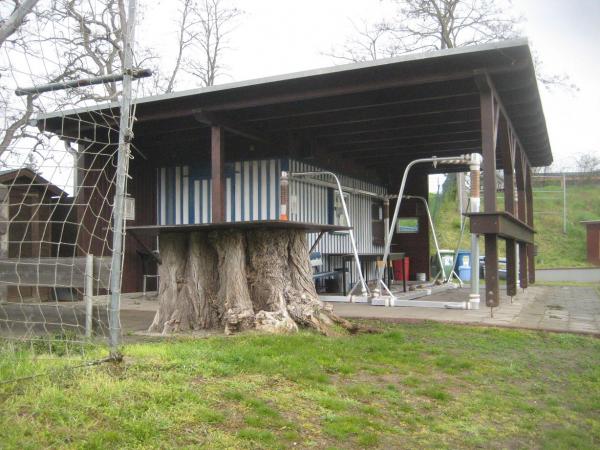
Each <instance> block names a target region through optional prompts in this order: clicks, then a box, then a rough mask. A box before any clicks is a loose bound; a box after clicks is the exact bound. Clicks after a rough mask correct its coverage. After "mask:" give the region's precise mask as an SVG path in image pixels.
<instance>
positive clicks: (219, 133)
mask: <svg viewBox="0 0 600 450" xmlns="http://www.w3.org/2000/svg"><path fill="white" fill-rule="evenodd" d="M224 163H225V151H224V133H223V129H222V128H221V127H220V126H212V127H211V180H212V181H211V191H212V195H211V198H212V208H211V211H212V222H213V223H219V222H225V175H224V165H225V164H224Z"/></svg>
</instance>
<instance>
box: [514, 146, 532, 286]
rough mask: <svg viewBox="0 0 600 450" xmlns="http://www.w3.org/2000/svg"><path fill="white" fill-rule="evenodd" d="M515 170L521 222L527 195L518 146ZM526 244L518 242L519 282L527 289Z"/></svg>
mask: <svg viewBox="0 0 600 450" xmlns="http://www.w3.org/2000/svg"><path fill="white" fill-rule="evenodd" d="M515 161H516V164H515V172H516V176H517V218H518V219H519V220H520V221H521V222H525V223H528V222H527V197H526V195H525V168H524V166H525V157H524V155H523V151H522V150H521V148H520V147H517V152H516V158H515ZM528 278H529V277H528V276H527V244H525V243H523V242H520V243H519V284H520V285H521V288H523V289H527V286H528V284H529V283H528Z"/></svg>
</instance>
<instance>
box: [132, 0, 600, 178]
mask: <svg viewBox="0 0 600 450" xmlns="http://www.w3.org/2000/svg"><path fill="white" fill-rule="evenodd" d="M156 3H157V4H156V5H155V6H154V7H152V8H151V10H148V9H146V11H145V12H144V18H143V19H142V20H141V21H140V22H141V23H140V25H139V28H138V38H139V39H142V40H143V41H144V42H145V43H146V44H147V45H149V46H151V47H155V48H156V49H157V50H159V51H160V50H161V49H162V50H163V51H164V50H167V49H168V48H169V45H171V44H172V43H173V42H174V41H175V36H174V32H175V30H174V26H173V23H174V20H175V17H176V16H175V14H174V12H173V11H172V5H173V3H172V2H171V1H168V0H160V1H158V2H156ZM513 3H514V5H515V8H517V7H518V8H522V9H520V10H515V11H514V13H515V15H519V14H522V15H523V16H524V17H525V18H526V21H525V22H524V24H523V27H524V31H525V34H526V35H527V37H528V38H529V39H530V42H531V45H532V47H533V49H534V51H535V52H537V53H538V55H539V57H540V58H541V60H542V61H543V63H544V68H545V70H546V71H547V72H549V73H567V74H568V75H569V76H570V78H571V81H572V82H573V83H575V84H576V85H577V86H578V87H579V91H578V92H568V91H564V90H561V89H553V90H551V91H548V90H547V89H546V88H544V87H543V86H540V93H541V95H542V100H543V105H544V111H545V115H546V121H547V124H548V131H549V134H550V139H551V144H552V150H553V154H554V159H555V161H556V163H557V165H558V166H559V167H562V168H567V169H568V168H573V156H574V155H576V154H577V153H584V152H585V153H589V152H596V154H598V155H599V156H600V142H599V140H598V138H597V135H598V133H597V129H598V127H599V126H600V112H599V111H600V87H599V86H598V82H599V81H600V62H599V61H598V59H599V58H598V56H599V55H600V51H598V49H597V47H596V46H597V44H598V43H600V0H570V1H564V0H518V1H514V2H513ZM232 4H235V5H236V6H238V7H239V8H241V9H242V10H243V11H244V14H243V16H241V18H240V19H239V21H238V25H237V27H236V29H235V30H234V32H233V33H232V34H231V36H230V47H231V49H230V50H229V51H228V52H227V53H226V54H225V56H224V60H223V62H224V63H225V64H226V66H227V76H224V77H221V78H220V80H219V81H220V82H221V83H223V82H229V81H240V80H244V79H249V78H257V77H263V76H268V75H277V74H282V73H287V72H294V71H299V70H307V69H314V68H319V67H325V66H331V65H333V64H334V63H335V61H333V60H332V58H331V57H329V56H326V55H324V53H327V52H328V51H330V50H331V48H332V47H333V46H335V45H336V44H337V45H339V44H341V43H343V42H344V40H345V38H346V37H347V36H348V35H350V34H351V33H352V31H353V28H352V21H354V22H356V23H360V22H361V21H362V20H367V21H371V20H377V19H381V18H382V17H385V15H386V14H390V13H391V12H392V11H393V8H392V6H391V5H390V2H389V1H388V2H386V1H380V0H301V1H296V0H246V1H238V2H237V3H234V2H233V1H232ZM161 53H162V52H161ZM167 53H168V52H167ZM164 63H165V64H166V65H167V66H168V61H165V62H164ZM186 87H187V86H186Z"/></svg>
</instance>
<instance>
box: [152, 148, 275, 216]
mask: <svg viewBox="0 0 600 450" xmlns="http://www.w3.org/2000/svg"><path fill="white" fill-rule="evenodd" d="M280 174H281V163H280V161H279V160H277V159H269V160H258V161H238V162H235V163H229V164H226V166H225V192H226V220H227V221H228V222H233V221H242V220H273V219H277V218H279V200H278V199H279V179H280ZM157 180H158V181H157V190H158V195H157V210H158V223H159V224H160V225H173V224H191V223H210V222H211V183H210V181H211V177H210V167H209V166H208V165H205V166H175V167H161V168H159V169H158V170H157Z"/></svg>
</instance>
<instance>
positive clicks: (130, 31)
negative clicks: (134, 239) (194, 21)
mask: <svg viewBox="0 0 600 450" xmlns="http://www.w3.org/2000/svg"><path fill="white" fill-rule="evenodd" d="M135 7H136V0H129V11H128V14H127V27H126V29H125V33H124V35H123V50H124V61H123V65H124V67H123V94H122V99H121V114H120V116H121V117H120V123H119V148H118V160H117V174H116V175H117V184H116V188H115V197H114V202H113V208H114V210H113V253H112V259H111V273H110V305H109V330H110V353H111V357H113V358H120V355H119V351H118V350H119V344H120V340H121V320H120V317H119V310H120V307H121V278H122V273H121V269H122V265H123V234H124V228H125V218H124V205H125V183H126V178H127V171H128V166H129V145H130V142H131V138H132V132H131V129H130V126H131V125H130V121H129V114H130V108H131V78H132V72H131V67H132V61H133V43H134V32H135Z"/></svg>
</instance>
